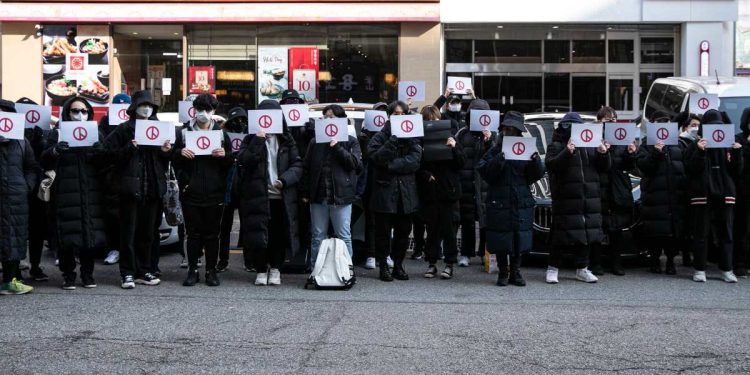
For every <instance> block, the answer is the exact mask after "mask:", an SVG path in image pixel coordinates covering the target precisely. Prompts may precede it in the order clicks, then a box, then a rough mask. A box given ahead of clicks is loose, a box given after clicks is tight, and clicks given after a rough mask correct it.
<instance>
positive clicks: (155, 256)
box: [151, 201, 164, 272]
mask: <svg viewBox="0 0 750 375" xmlns="http://www.w3.org/2000/svg"><path fill="white" fill-rule="evenodd" d="M163 212H164V206H163V205H162V204H161V201H160V203H159V205H158V207H157V209H156V217H154V240H153V241H152V242H151V272H157V271H158V272H161V271H160V270H159V257H161V233H159V227H160V226H161V219H162V216H163Z"/></svg>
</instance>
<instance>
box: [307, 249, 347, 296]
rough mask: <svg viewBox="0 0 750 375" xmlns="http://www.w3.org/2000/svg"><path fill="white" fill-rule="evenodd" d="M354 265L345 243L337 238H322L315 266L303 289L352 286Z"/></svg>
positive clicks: (345, 287)
mask: <svg viewBox="0 0 750 375" xmlns="http://www.w3.org/2000/svg"><path fill="white" fill-rule="evenodd" d="M356 282H357V278H356V277H354V265H353V264H352V257H351V256H350V255H349V250H348V249H347V247H346V243H344V241H342V240H340V239H338V238H329V239H326V240H323V242H321V244H320V251H318V257H317V258H316V259H315V268H314V269H313V271H312V274H310V278H309V279H307V283H306V284H305V289H307V288H308V287H309V286H311V285H313V286H315V289H344V290H347V289H349V288H351V287H352V286H354V283H356Z"/></svg>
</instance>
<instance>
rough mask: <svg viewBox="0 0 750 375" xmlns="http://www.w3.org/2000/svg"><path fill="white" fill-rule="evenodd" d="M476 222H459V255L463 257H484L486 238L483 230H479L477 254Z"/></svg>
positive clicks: (463, 220)
mask: <svg viewBox="0 0 750 375" xmlns="http://www.w3.org/2000/svg"><path fill="white" fill-rule="evenodd" d="M476 225H477V222H476V221H475V220H474V219H472V220H466V219H462V220H461V255H463V256H465V257H469V258H471V257H474V256H477V254H478V255H479V256H484V248H485V244H486V241H487V236H486V233H485V231H484V228H480V229H479V252H478V253H477V234H476Z"/></svg>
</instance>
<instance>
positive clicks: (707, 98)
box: [690, 93, 720, 115]
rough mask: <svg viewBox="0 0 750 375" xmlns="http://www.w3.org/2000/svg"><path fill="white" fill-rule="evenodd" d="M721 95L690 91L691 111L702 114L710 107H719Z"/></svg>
mask: <svg viewBox="0 0 750 375" xmlns="http://www.w3.org/2000/svg"><path fill="white" fill-rule="evenodd" d="M719 104H720V103H719V95H716V94H697V93H690V113H695V114H696V115H702V114H704V113H706V111H708V110H709V109H719Z"/></svg>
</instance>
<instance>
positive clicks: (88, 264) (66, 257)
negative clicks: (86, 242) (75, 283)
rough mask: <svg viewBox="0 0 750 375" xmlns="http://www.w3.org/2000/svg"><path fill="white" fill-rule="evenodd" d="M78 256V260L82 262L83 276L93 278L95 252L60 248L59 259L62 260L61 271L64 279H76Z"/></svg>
mask: <svg viewBox="0 0 750 375" xmlns="http://www.w3.org/2000/svg"><path fill="white" fill-rule="evenodd" d="M76 254H78V260H79V261H80V262H81V276H83V275H87V276H92V275H93V274H94V255H95V251H94V250H92V249H86V250H80V251H76V249H72V248H71V249H65V248H62V247H60V248H59V249H58V257H59V259H60V271H61V272H62V273H63V277H64V278H66V279H67V278H70V279H75V278H76Z"/></svg>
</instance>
